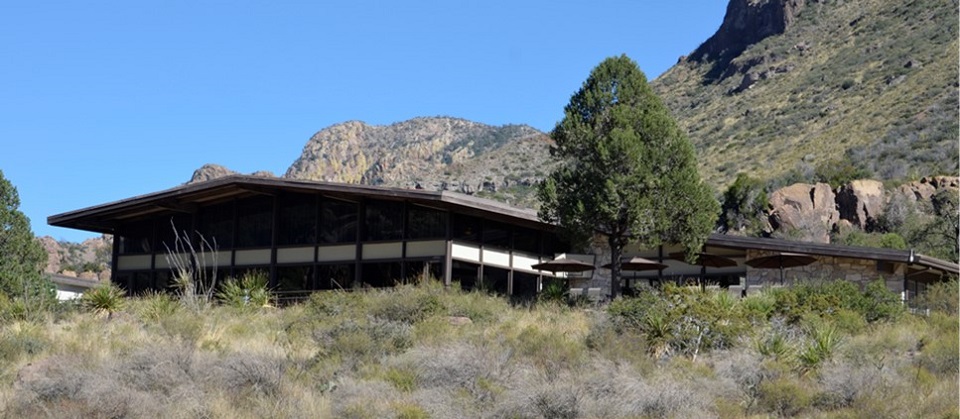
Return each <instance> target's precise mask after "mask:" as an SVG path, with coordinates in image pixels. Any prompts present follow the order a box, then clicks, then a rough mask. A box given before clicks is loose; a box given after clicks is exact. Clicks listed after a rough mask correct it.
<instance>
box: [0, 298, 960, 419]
mask: <svg viewBox="0 0 960 419" xmlns="http://www.w3.org/2000/svg"><path fill="white" fill-rule="evenodd" d="M159 298H162V297H158V296H152V297H148V298H145V299H140V300H133V301H130V304H128V305H127V307H126V308H124V309H123V310H122V311H120V312H118V313H115V314H114V315H113V316H112V317H111V318H110V319H108V318H106V317H104V316H95V315H91V314H86V313H75V314H73V315H70V316H64V317H63V319H62V320H59V321H54V320H52V319H51V320H47V321H46V322H39V323H38V322H16V323H10V324H5V325H2V326H0V358H2V360H3V362H2V363H0V378H2V383H4V384H0V417H10V418H14V417H16V418H19V417H57V418H60V417H217V418H219V417H223V418H227V417H229V418H247V417H250V418H252V417H311V418H313V417H348V418H350V417H352V418H382V417H403V418H421V417H434V418H446V417H511V418H515V417H521V418H539V417H545V418H546V417H549V418H577V417H591V418H592V417H707V418H709V417H745V416H754V417H768V416H788V415H800V416H816V417H863V416H877V417H950V416H954V417H955V416H956V415H957V403H956V401H957V393H956V389H957V371H956V369H957V368H956V364H957V363H956V358H957V356H958V355H957V350H956V345H955V343H953V346H951V342H955V341H956V340H957V338H956V336H957V334H956V333H957V332H956V328H957V317H956V315H955V314H950V315H946V314H935V315H934V316H931V317H930V318H925V317H913V316H907V317H904V318H902V319H900V320H898V321H896V322H888V323H877V324H871V325H869V326H866V327H864V328H863V330H862V331H861V332H859V333H856V334H853V335H850V336H848V337H847V338H846V339H844V340H843V343H842V344H841V345H840V346H839V347H837V349H836V350H835V352H834V354H833V357H832V358H831V359H830V360H829V361H826V362H825V363H824V364H823V365H821V366H820V368H818V369H816V370H814V371H812V372H809V373H804V374H798V373H797V371H796V369H795V368H794V367H793V365H792V364H790V363H789V362H788V361H785V360H779V359H777V358H775V357H772V356H768V355H762V354H761V353H759V352H758V351H757V348H756V345H755V344H754V342H755V341H756V339H758V338H759V337H760V336H762V335H763V334H764V333H770V332H769V331H767V330H766V329H765V328H764V327H765V326H764V327H761V328H759V329H756V330H755V331H753V332H750V333H752V337H751V336H747V337H744V338H743V339H741V340H740V342H739V343H737V344H736V345H735V346H733V347H731V348H727V349H723V350H715V351H712V352H707V353H702V354H701V355H700V356H699V357H698V358H697V359H696V360H695V361H694V360H692V359H690V358H689V357H684V356H679V355H675V356H672V357H663V358H653V357H652V356H650V355H648V352H647V351H646V350H645V347H644V343H643V342H644V339H643V337H642V336H640V335H637V334H635V333H632V332H630V331H629V330H628V331H617V330H615V328H613V327H611V326H610V325H609V323H610V319H609V316H608V315H607V314H606V313H604V312H602V311H588V310H582V309H573V308H568V307H561V306H558V305H533V306H525V307H512V306H510V305H509V304H508V303H507V302H506V301H504V300H503V299H498V298H492V297H490V296H487V295H484V294H478V293H461V292H459V291H453V290H444V289H443V288H441V287H434V286H430V285H426V286H420V287H405V288H400V289H397V290H392V291H372V292H364V293H356V294H346V293H340V294H338V293H329V294H324V295H317V296H314V298H312V299H311V300H310V301H309V302H307V303H304V304H302V305H299V306H293V307H288V308H284V309H271V308H264V309H259V310H256V311H251V310H236V309H231V308H229V307H210V308H206V309H203V310H201V311H199V312H196V311H191V310H187V309H184V308H183V307H175V308H173V309H169V308H164V309H159V310H158V309H157V306H158V305H161V306H162V305H163V304H166V303H163V302H157V301H154V299H159ZM424 304H426V305H424ZM454 315H456V316H467V317H469V318H471V320H472V322H471V323H468V324H456V325H455V324H452V323H451V322H450V316H454ZM951 351H953V352H951ZM951 368H953V369H952V370H951Z"/></svg>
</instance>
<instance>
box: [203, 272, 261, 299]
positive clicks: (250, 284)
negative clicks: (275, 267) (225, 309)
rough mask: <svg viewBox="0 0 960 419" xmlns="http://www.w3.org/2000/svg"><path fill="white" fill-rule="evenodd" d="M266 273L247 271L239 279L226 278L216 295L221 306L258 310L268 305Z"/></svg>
mask: <svg viewBox="0 0 960 419" xmlns="http://www.w3.org/2000/svg"><path fill="white" fill-rule="evenodd" d="M267 282H268V278H267V273H266V272H264V271H261V270H253V271H249V272H247V273H245V274H243V276H241V277H240V278H239V279H237V278H227V280H226V281H224V282H223V283H222V284H221V286H220V290H219V291H218V292H217V293H216V296H217V300H218V301H220V303H221V304H223V305H226V306H230V307H234V308H258V307H266V306H269V305H270V290H269V289H268V288H267Z"/></svg>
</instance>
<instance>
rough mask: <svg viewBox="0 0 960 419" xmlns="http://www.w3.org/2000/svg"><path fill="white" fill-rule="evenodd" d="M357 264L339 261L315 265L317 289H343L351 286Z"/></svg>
mask: <svg viewBox="0 0 960 419" xmlns="http://www.w3.org/2000/svg"><path fill="white" fill-rule="evenodd" d="M356 267H357V265H356V264H354V263H341V264H335V265H317V285H316V287H315V288H314V289H317V290H345V289H350V288H353V282H354V279H355V278H356V276H355V273H354V272H356Z"/></svg>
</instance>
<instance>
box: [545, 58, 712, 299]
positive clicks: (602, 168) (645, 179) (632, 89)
mask: <svg viewBox="0 0 960 419" xmlns="http://www.w3.org/2000/svg"><path fill="white" fill-rule="evenodd" d="M552 136H553V139H554V140H555V141H556V146H555V147H553V148H551V150H550V153H551V155H552V156H553V157H554V158H557V159H559V160H560V161H561V165H560V167H559V168H558V169H557V170H556V171H555V172H553V173H551V174H550V175H549V176H548V177H547V178H546V179H545V180H544V181H543V182H542V183H541V184H540V187H539V190H538V196H539V198H540V200H541V203H542V206H541V208H540V217H541V218H542V219H543V220H545V221H549V222H553V223H557V224H558V225H559V226H560V227H561V228H562V229H564V230H565V231H566V232H568V233H571V237H575V238H581V239H583V238H586V237H589V236H592V235H593V234H595V233H601V234H603V235H605V236H606V237H607V243H608V245H609V246H610V252H611V257H612V259H613V260H612V263H613V266H612V271H613V272H612V274H611V287H610V293H611V297H612V298H615V297H616V296H617V295H618V294H619V292H620V276H621V275H620V257H621V255H622V254H623V249H624V247H625V246H626V245H627V244H629V243H638V244H640V245H643V246H648V247H654V246H658V245H660V244H664V243H677V244H682V245H684V246H685V247H686V249H687V254H688V256H690V257H693V256H694V253H696V252H697V251H699V250H700V249H701V248H702V246H703V243H704V242H705V241H706V239H707V236H708V235H709V234H710V231H711V229H712V228H713V226H714V222H715V220H716V216H717V213H718V212H719V204H718V203H717V201H716V200H715V199H714V198H713V196H712V194H711V191H710V189H709V188H708V187H707V186H706V185H705V184H703V182H702V181H701V179H700V175H699V172H698V171H697V161H696V156H695V152H694V149H693V145H692V144H691V143H690V141H689V140H687V138H686V136H685V135H684V134H683V132H682V131H681V130H680V128H679V127H678V126H677V123H676V121H675V120H674V119H673V117H672V116H671V115H670V113H669V111H668V110H667V108H666V107H665V106H664V105H663V102H661V100H660V99H659V98H658V97H657V96H656V95H655V94H654V93H653V90H652V89H651V88H650V86H649V85H648V84H647V78H646V76H644V74H643V72H642V71H640V69H639V68H638V67H637V64H636V63H634V62H633V60H631V59H630V58H628V57H627V56H625V55H623V56H620V57H613V58H608V59H606V60H604V61H603V62H602V63H600V65H599V66H597V67H596V68H595V69H593V71H592V72H591V73H590V76H589V77H588V78H587V80H586V81H585V82H584V83H583V86H582V87H581V88H580V90H579V91H578V92H577V93H576V94H574V95H573V97H572V98H571V99H570V103H569V104H568V105H567V106H566V107H565V108H564V118H563V120H562V121H560V122H559V123H558V124H557V126H556V127H555V128H554V130H553V133H552Z"/></svg>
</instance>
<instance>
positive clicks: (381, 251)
mask: <svg viewBox="0 0 960 419" xmlns="http://www.w3.org/2000/svg"><path fill="white" fill-rule="evenodd" d="M402 256H403V243H368V244H364V245H363V260H372V259H399V258H401V257H402Z"/></svg>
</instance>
